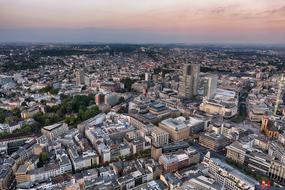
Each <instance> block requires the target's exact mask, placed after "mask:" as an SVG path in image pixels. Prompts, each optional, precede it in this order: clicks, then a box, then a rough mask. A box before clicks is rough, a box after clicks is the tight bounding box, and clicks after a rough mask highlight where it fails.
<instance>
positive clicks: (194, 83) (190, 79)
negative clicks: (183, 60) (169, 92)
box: [179, 64, 200, 98]
mask: <svg viewBox="0 0 285 190" xmlns="http://www.w3.org/2000/svg"><path fill="white" fill-rule="evenodd" d="M182 73H183V74H182V77H181V81H180V84H179V96H182V97H186V98H191V97H193V96H196V95H197V91H198V84H199V78H200V65H199V64H184V65H183V71H182Z"/></svg>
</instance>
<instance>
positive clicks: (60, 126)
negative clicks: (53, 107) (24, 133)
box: [41, 123, 68, 140]
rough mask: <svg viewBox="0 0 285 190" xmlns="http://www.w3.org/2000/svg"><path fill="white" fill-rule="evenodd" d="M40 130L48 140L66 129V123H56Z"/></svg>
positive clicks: (53, 138) (61, 133)
mask: <svg viewBox="0 0 285 190" xmlns="http://www.w3.org/2000/svg"><path fill="white" fill-rule="evenodd" d="M41 131H42V134H43V135H45V136H46V137H47V138H48V139H49V140H55V139H56V138H57V137H59V136H61V135H63V134H64V133H65V132H67V131H68V125H67V124H66V123H56V124H53V125H49V126H45V127H43V128H42V130H41Z"/></svg>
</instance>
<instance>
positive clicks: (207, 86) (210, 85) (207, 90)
mask: <svg viewBox="0 0 285 190" xmlns="http://www.w3.org/2000/svg"><path fill="white" fill-rule="evenodd" d="M217 84H218V76H217V75H210V76H207V77H206V78H205V80H204V97H205V98H206V99H212V98H213V97H214V96H215V94H216V92H217Z"/></svg>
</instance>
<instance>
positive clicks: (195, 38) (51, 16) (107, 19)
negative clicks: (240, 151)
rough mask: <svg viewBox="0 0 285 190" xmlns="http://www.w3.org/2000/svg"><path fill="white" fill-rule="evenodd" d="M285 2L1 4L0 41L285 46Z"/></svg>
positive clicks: (31, 1) (13, 0) (168, 0)
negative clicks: (266, 44)
mask: <svg viewBox="0 0 285 190" xmlns="http://www.w3.org/2000/svg"><path fill="white" fill-rule="evenodd" d="M284 12H285V2H284V1H282V0H274V1H269V0H259V1H257V0H251V1H244V0H234V1H223V0H213V1H209V0H202V1H192V0H191V1H186V0H180V1H174V0H164V1H162V0H158V1H155V2H154V1H150V0H146V1H143V2H138V1H130V0H121V1H114V0H107V1H91V0H85V1H80V2H79V1H66V0H61V1H55V0H51V1H35V0H20V1H19V0H17V1H16V0H11V1H4V0H0V34H1V35H0V42H106V43H249V44H250V43H253V44H255V43H257V44H258V43H262V44H265V43H270V44H284V43H285V37H284V33H285V14H284Z"/></svg>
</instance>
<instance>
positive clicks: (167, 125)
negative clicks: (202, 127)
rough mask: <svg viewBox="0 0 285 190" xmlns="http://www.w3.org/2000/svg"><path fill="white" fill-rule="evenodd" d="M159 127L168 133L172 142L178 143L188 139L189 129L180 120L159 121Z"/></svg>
mask: <svg viewBox="0 0 285 190" xmlns="http://www.w3.org/2000/svg"><path fill="white" fill-rule="evenodd" d="M159 127H160V128H162V129H164V130H165V131H167V132H168V133H169V136H170V138H171V139H172V140H173V141H180V140H185V139H188V138H189V133H190V127H189V126H187V125H186V124H185V123H184V122H183V121H182V120H180V118H179V117H178V118H175V119H173V118H169V119H165V120H163V121H161V122H160V123H159Z"/></svg>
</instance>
